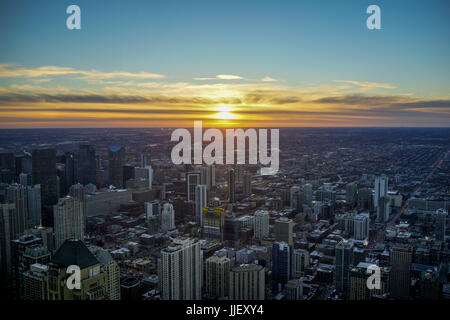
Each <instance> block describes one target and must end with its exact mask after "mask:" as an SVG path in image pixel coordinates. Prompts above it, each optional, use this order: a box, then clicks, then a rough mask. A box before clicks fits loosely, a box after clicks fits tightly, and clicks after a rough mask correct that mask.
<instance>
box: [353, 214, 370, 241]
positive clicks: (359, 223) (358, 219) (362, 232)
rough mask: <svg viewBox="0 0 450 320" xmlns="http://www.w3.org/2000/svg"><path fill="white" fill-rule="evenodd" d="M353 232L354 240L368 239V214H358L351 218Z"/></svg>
mask: <svg viewBox="0 0 450 320" xmlns="http://www.w3.org/2000/svg"><path fill="white" fill-rule="evenodd" d="M353 223H354V226H353V230H354V238H355V240H368V239H369V224H370V218H369V214H368V213H360V214H357V215H355V216H354V217H353Z"/></svg>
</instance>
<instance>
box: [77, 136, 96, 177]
mask: <svg viewBox="0 0 450 320" xmlns="http://www.w3.org/2000/svg"><path fill="white" fill-rule="evenodd" d="M95 159H96V158H95V148H94V147H93V146H91V145H86V144H81V145H80V146H79V147H78V157H77V170H76V173H77V182H78V183H81V184H82V185H87V184H89V183H92V184H95V174H96V171H97V169H96V161H95Z"/></svg>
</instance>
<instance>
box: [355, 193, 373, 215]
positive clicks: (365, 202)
mask: <svg viewBox="0 0 450 320" xmlns="http://www.w3.org/2000/svg"><path fill="white" fill-rule="evenodd" d="M372 193H373V192H372V189H370V188H360V189H358V207H360V208H361V209H364V210H372V207H373V194H372Z"/></svg>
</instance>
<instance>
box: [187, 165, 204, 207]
mask: <svg viewBox="0 0 450 320" xmlns="http://www.w3.org/2000/svg"><path fill="white" fill-rule="evenodd" d="M199 184H201V177H200V172H188V174H187V175H186V201H195V188H196V187H197V185H199Z"/></svg>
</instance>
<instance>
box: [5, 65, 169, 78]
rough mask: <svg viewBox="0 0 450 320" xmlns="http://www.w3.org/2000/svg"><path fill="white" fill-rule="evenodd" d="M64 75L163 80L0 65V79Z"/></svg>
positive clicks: (120, 73)
mask: <svg viewBox="0 0 450 320" xmlns="http://www.w3.org/2000/svg"><path fill="white" fill-rule="evenodd" d="M66 75H79V76H80V77H79V79H113V78H130V79H161V78H165V76H164V75H162V74H156V73H149V72H137V73H133V72H127V71H114V72H102V71H98V70H81V69H74V68H71V67H58V66H42V67H22V66H18V65H14V64H0V78H38V77H54V76H66Z"/></svg>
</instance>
